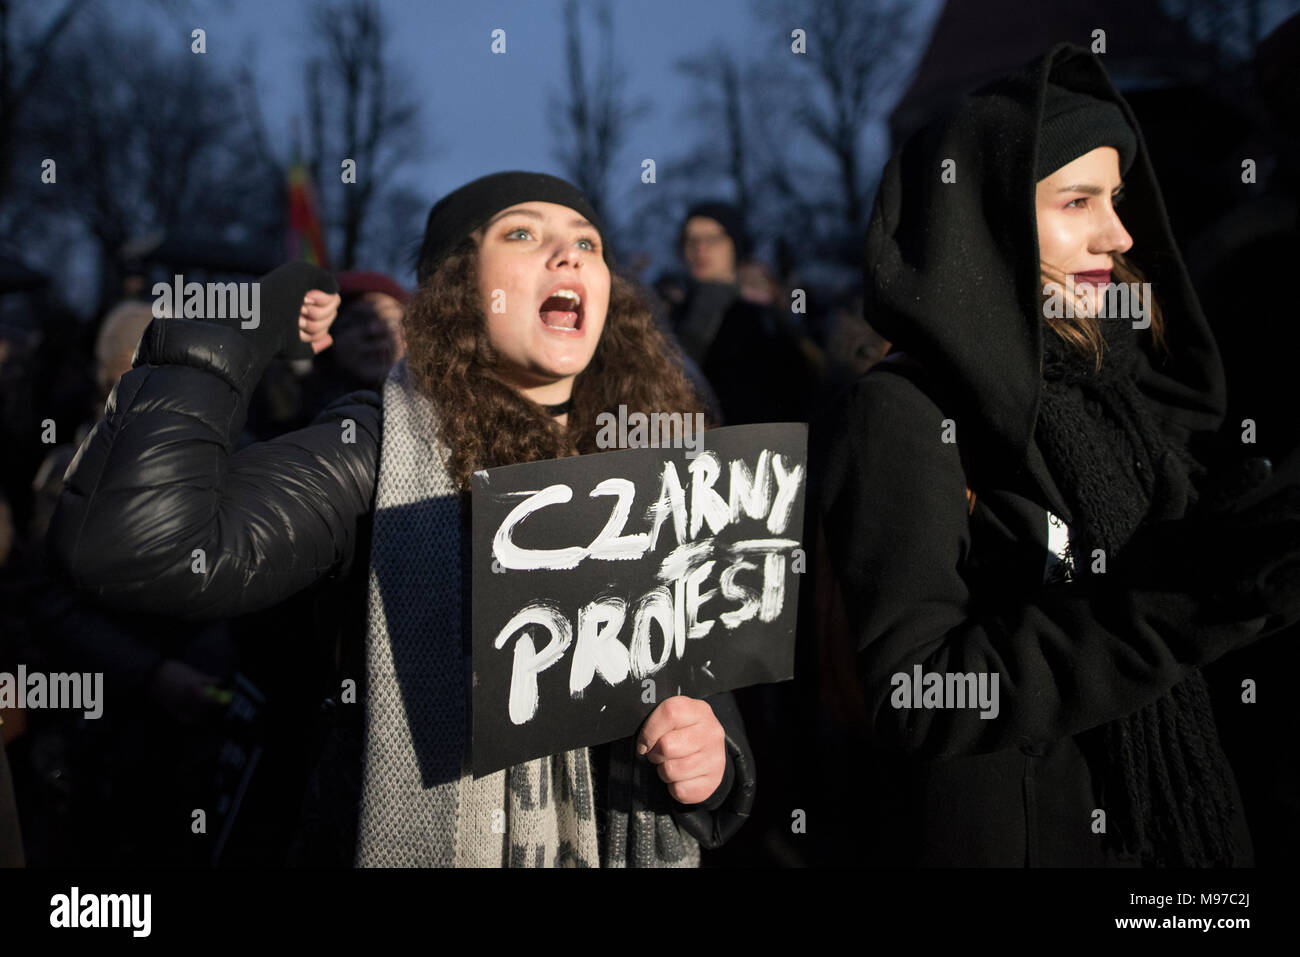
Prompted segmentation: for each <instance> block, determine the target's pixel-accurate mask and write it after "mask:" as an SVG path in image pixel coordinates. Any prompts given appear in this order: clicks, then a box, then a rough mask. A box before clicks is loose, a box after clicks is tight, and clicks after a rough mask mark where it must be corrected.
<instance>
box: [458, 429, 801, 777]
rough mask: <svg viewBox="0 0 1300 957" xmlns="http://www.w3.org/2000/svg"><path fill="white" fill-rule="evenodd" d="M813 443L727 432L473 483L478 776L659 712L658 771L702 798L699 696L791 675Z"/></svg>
mask: <svg viewBox="0 0 1300 957" xmlns="http://www.w3.org/2000/svg"><path fill="white" fill-rule="evenodd" d="M807 432H808V430H807V426H805V425H802V424H763V425H743V426H732V427H730V428H722V429H714V430H712V431H709V432H706V433H705V434H704V442H703V446H704V447H703V448H701V449H699V450H697V454H695V455H694V456H693V457H692V456H689V455H688V454H687V453H686V452H685V451H684V450H681V449H674V448H654V447H651V448H636V449H627V450H623V451H616V452H603V453H600V454H598V455H582V456H575V457H571V458H566V459H557V460H554V461H549V462H529V463H524V464H520V465H505V466H501V467H500V468H494V469H488V470H485V471H480V472H476V473H475V474H474V487H473V555H474V558H473V568H474V571H473V579H472V588H473V619H472V631H473V636H472V639H473V654H472V665H473V672H472V677H471V688H472V689H473V690H472V699H473V729H472V735H473V755H472V766H473V771H474V774H475V775H477V776H482V775H485V774H490V773H492V772H493V771H496V770H498V769H500V768H503V767H509V766H511V765H513V764H518V763H519V762H521V761H527V760H530V759H532V758H535V757H539V756H541V755H545V754H555V753H557V752H559V751H564V750H568V749H571V748H575V747H587V746H590V745H594V744H603V743H605V742H607V741H614V740H617V739H619V738H626V737H628V736H631V735H634V734H636V733H637V729H638V728H640V727H641V725H642V723H643V722H644V721H645V720H646V717H647V715H649V714H650V713H651V712H654V713H655V715H657V717H655V718H653V719H652V721H651V723H650V724H649V725H647V727H649V728H650V730H651V731H652V732H655V733H654V734H653V737H651V739H650V740H648V741H646V742H645V743H646V746H647V750H651V749H655V748H656V747H658V750H657V751H655V752H654V758H655V759H657V760H655V763H656V764H658V765H665V764H666V765H667V767H661V771H662V773H661V775H660V776H661V777H663V778H664V780H665V781H666V782H668V783H669V784H670V785H675V786H676V787H675V791H676V792H677V794H680V795H684V796H685V797H678V798H677V799H678V800H680V801H683V803H686V802H687V801H686V799H688V798H689V799H693V801H692V803H699V802H700V801H702V800H707V798H708V797H709V794H710V793H712V792H711V791H710V792H709V793H705V794H703V795H702V796H700V795H699V794H698V792H700V791H701V790H702V789H703V788H704V786H705V783H707V782H710V781H711V782H712V785H713V787H716V786H717V784H718V783H719V780H720V778H719V777H718V774H719V773H722V774H725V760H723V759H722V758H721V754H722V752H721V749H720V748H715V747H714V746H712V745H707V740H706V739H708V737H709V735H710V734H712V735H718V737H719V738H720V735H719V726H718V725H717V723H716V719H715V718H714V717H713V716H712V715H710V714H708V713H707V712H708V711H709V710H710V709H709V706H708V705H707V704H705V703H704V702H703V701H699V700H697V699H704V698H708V697H709V696H710V695H713V694H718V693H720V692H723V691H730V690H732V689H734V688H742V687H745V686H746V685H750V684H756V683H759V682H765V681H782V680H784V679H786V678H788V677H790V675H791V673H792V671H793V665H794V630H795V621H796V619H797V615H798V608H797V605H798V593H799V587H798V582H799V577H798V576H799V575H800V574H801V573H802V572H803V570H804V567H805V556H804V551H803V548H802V546H801V541H802V534H803V501H804V485H805V477H806V472H807V469H806V460H807ZM660 689H663V690H664V691H665V692H666V694H667V695H676V696H677V697H676V699H675V700H676V702H677V703H675V704H673V705H672V707H667V705H666V703H661V699H660V697H659V690H660ZM668 689H673V690H672V691H669V690H668ZM683 696H684V697H683ZM683 702H693V703H692V704H690V705H689V706H688V707H687V709H686V711H685V712H683V710H682V707H683ZM700 709H704V711H701V710H700ZM664 721H666V722H667V723H666V724H664V723H662V722H664ZM701 736H703V737H701ZM661 739H666V742H665V743H664V744H663V745H662V746H660V741H661ZM683 742H684V744H683ZM706 745H707V747H706ZM701 752H705V754H706V755H707V759H706V757H705V756H704V755H701ZM720 769H721V771H720ZM665 775H666V776H665ZM696 779H704V780H703V781H697V780H696ZM677 794H675V795H674V796H677Z"/></svg>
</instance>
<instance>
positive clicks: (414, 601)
mask: <svg viewBox="0 0 1300 957" xmlns="http://www.w3.org/2000/svg"><path fill="white" fill-rule="evenodd" d="M383 403H384V425H383V440H382V445H381V448H380V457H379V481H378V487H377V490H376V501H375V516H374V532H373V537H372V542H371V554H370V581H369V599H368V626H367V634H366V718H365V740H364V751H363V755H362V788H361V808H360V820H359V824H358V835H357V849H356V863H357V865H358V866H362V867H376V866H377V867H501V866H510V867H521V866H522V867H541V866H574V867H591V866H605V867H621V866H633V867H664V866H670V867H694V866H698V864H699V845H698V843H696V841H695V840H694V838H692V837H690V836H689V835H688V834H685V833H684V832H683V831H682V830H681V829H680V828H679V827H677V825H676V824H675V822H674V821H673V819H672V816H671V813H670V811H669V809H668V808H667V807H666V806H665V804H664V800H663V799H664V797H666V794H665V795H660V794H659V793H658V791H660V790H662V786H661V785H660V783H659V781H658V779H657V778H654V779H653V780H651V778H653V775H652V774H651V775H647V774H646V771H647V769H646V768H645V767H643V766H641V764H643V762H641V763H638V762H637V761H636V759H635V757H634V753H633V750H632V742H631V741H630V740H627V739H625V740H623V741H621V742H615V743H614V744H612V745H610V746H609V747H608V757H607V761H602V762H601V773H602V774H607V779H606V780H602V781H599V782H597V781H594V780H593V770H592V764H593V762H592V759H591V755H590V753H589V751H588V749H587V748H578V749H576V750H573V751H568V752H565V753H563V754H556V755H550V756H547V757H543V758H538V759H536V760H533V761H529V762H527V763H525V764H520V765H515V766H514V767H510V768H507V769H505V770H503V771H498V772H496V773H495V774H491V775H488V776H486V777H483V778H480V779H478V780H475V779H474V778H473V776H472V775H471V774H470V771H469V720H468V716H469V713H470V712H469V707H468V704H469V702H468V688H469V676H470V661H469V645H468V635H469V607H470V606H469V594H470V592H469V579H468V576H466V575H463V574H462V569H463V568H465V567H467V566H468V562H467V558H468V551H467V549H468V544H467V537H466V536H464V535H463V531H462V530H463V527H464V525H463V522H464V518H463V515H462V496H461V494H460V492H459V491H458V490H457V488H456V487H455V484H454V482H453V481H452V479H451V476H450V475H449V474H448V472H447V469H446V467H445V460H446V459H445V454H444V453H445V450H444V449H442V448H441V446H440V444H439V442H438V441H437V439H436V435H437V417H436V413H435V411H434V408H433V404H432V402H431V401H430V400H429V399H428V397H427V396H425V395H424V394H423V393H422V392H420V390H419V389H418V388H416V387H415V385H414V379H413V376H412V375H411V374H410V372H409V371H408V369H407V364H406V360H404V359H403V360H402V361H400V362H398V363H397V365H395V366H394V367H393V370H392V371H391V372H390V373H389V376H388V379H387V380H386V381H385V383H384V389H383ZM606 765H607V770H606ZM597 795H599V796H600V801H599V803H598V801H597Z"/></svg>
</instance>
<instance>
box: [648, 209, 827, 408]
mask: <svg viewBox="0 0 1300 957" xmlns="http://www.w3.org/2000/svg"><path fill="white" fill-rule="evenodd" d="M678 251H679V253H680V254H681V256H682V260H683V261H684V262H685V264H686V268H687V271H688V272H689V274H690V283H689V286H688V288H687V292H686V297H685V300H684V301H683V302H682V303H681V304H680V305H679V306H678V307H677V308H675V309H674V310H673V317H672V318H673V327H674V331H675V333H676V335H677V338H678V341H679V342H680V343H681V346H682V349H683V351H684V352H685V353H686V354H687V355H688V356H689V357H690V358H691V359H692V360H693V361H694V362H696V363H697V364H698V365H699V367H700V370H701V371H702V372H703V374H704V377H705V378H706V379H707V380H708V381H709V384H710V385H711V386H712V387H713V390H714V392H715V393H716V394H717V397H718V402H719V404H720V406H721V408H722V414H723V417H724V420H725V424H727V425H743V424H745V423H751V422H806V421H807V420H808V413H809V410H810V408H811V402H812V398H813V393H814V391H815V388H816V380H815V375H814V373H813V370H812V367H811V364H810V362H809V360H808V357H807V356H806V355H805V353H804V350H803V348H802V347H801V344H800V339H799V337H798V336H797V335H796V334H794V332H793V331H792V330H791V329H790V328H789V327H788V324H787V323H785V322H783V321H782V317H781V315H779V314H778V312H777V310H778V309H779V308H780V305H779V304H778V305H776V306H773V305H764V304H760V303H758V302H754V301H752V300H751V299H749V298H745V297H743V296H742V295H741V286H740V278H741V276H740V263H741V262H742V260H743V259H744V258H745V257H747V256H748V255H749V253H750V241H749V235H748V233H747V231H746V229H745V223H744V217H743V215H742V213H741V211H740V210H738V209H737V208H736V207H735V206H733V205H731V204H730V203H725V202H718V201H709V202H703V203H698V204H696V205H695V206H692V207H691V209H690V210H689V211H688V212H687V214H686V217H685V219H684V220H683V222H682V227H681V231H680V233H679V237H678ZM751 271H752V270H751ZM753 278H754V277H751V280H753ZM764 280H765V277H762V276H761V274H760V276H759V277H758V281H757V282H754V281H751V283H750V286H751V292H750V294H751V296H757V297H758V298H771V297H772V296H773V295H774V292H773V285H774V284H773V283H772V282H770V281H764Z"/></svg>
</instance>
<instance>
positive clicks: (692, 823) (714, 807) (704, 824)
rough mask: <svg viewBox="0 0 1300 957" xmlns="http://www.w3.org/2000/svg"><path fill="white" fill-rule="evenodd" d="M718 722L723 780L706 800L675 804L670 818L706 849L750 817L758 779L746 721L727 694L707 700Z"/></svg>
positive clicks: (722, 841) (720, 842) (728, 837)
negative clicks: (724, 765)
mask: <svg viewBox="0 0 1300 957" xmlns="http://www.w3.org/2000/svg"><path fill="white" fill-rule="evenodd" d="M708 701H709V706H710V707H712V708H713V713H714V715H716V716H717V719H718V723H719V724H721V725H722V730H723V731H724V732H726V735H727V740H726V749H727V769H726V771H725V772H724V774H723V777H722V783H721V784H719V785H718V789H717V790H716V791H714V792H713V794H712V795H711V796H710V797H709V799H708V800H706V801H702V802H701V803H699V804H693V805H692V804H677V802H676V801H674V802H673V803H674V804H676V810H674V811H673V817H674V818H675V819H676V820H677V823H678V824H679V825H681V826H682V828H683V829H685V830H686V832H687V833H688V834H690V835H691V836H692V837H693V838H695V839H696V840H697V841H699V842H700V846H701V847H704V848H706V849H713V848H717V847H721V846H722V845H723V844H725V843H726V842H727V841H729V840H731V838H732V837H733V836H734V835H735V833H736V832H737V831H739V830H740V828H741V825H743V824H744V823H745V821H746V820H748V819H749V813H750V810H751V808H753V806H754V791H755V788H756V787H757V778H756V776H755V773H754V755H753V752H752V751H751V750H750V747H749V739H748V738H747V737H745V724H744V721H743V720H742V719H741V717H740V709H739V708H738V707H736V699H735V697H734V696H732V695H731V694H730V693H723V694H717V695H713V696H712V697H710V698H709V699H708Z"/></svg>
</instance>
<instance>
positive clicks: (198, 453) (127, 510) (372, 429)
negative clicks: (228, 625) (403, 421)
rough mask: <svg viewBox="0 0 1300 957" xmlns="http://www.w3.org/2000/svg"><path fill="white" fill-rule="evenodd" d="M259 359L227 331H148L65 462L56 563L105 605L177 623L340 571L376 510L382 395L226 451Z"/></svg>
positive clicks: (243, 608) (213, 615) (358, 395)
mask: <svg viewBox="0 0 1300 957" xmlns="http://www.w3.org/2000/svg"><path fill="white" fill-rule="evenodd" d="M267 362H269V357H267V356H265V355H262V354H260V353H259V351H258V349H257V348H256V346H255V345H253V344H251V343H250V340H249V339H248V338H247V337H244V336H241V335H240V333H239V331H238V330H237V329H236V328H233V327H231V326H225V325H221V324H218V323H215V322H204V321H196V320H188V319H155V320H154V321H153V322H152V323H151V324H150V325H149V327H148V329H146V331H145V334H144V336H143V338H142V340H141V343H140V345H139V347H138V348H137V351H136V355H135V359H134V364H133V368H132V369H131V371H129V372H128V373H127V374H126V375H124V376H123V377H122V379H121V381H120V382H119V383H118V385H117V387H116V388H115V389H114V391H113V393H112V395H111V396H110V397H109V400H108V404H107V406H106V409H105V415H104V418H103V419H102V420H101V421H100V422H99V423H98V424H97V425H96V426H95V428H94V429H93V430H92V432H91V433H90V435H89V436H88V437H87V438H86V440H85V442H83V443H82V446H81V448H80V449H79V450H78V451H77V454H76V457H75V458H74V459H73V461H72V464H71V465H70V466H69V469H68V473H67V475H66V476H65V485H64V490H63V493H62V495H61V496H60V500H59V504H58V507H57V508H56V510H55V513H54V516H53V519H52V521H51V524H50V530H49V539H48V543H47V544H48V549H49V554H50V557H51V560H52V562H53V564H54V565H55V566H56V567H57V568H58V569H60V570H61V571H62V572H63V574H65V575H66V576H67V577H69V578H70V579H71V580H72V582H73V583H74V584H76V585H78V586H80V587H81V588H83V589H85V590H87V591H89V592H91V593H92V594H93V595H95V596H96V597H97V598H98V599H99V600H101V601H102V602H104V603H105V604H107V605H110V606H114V607H117V608H123V609H133V610H141V611H148V612H153V613H156V614H164V615H174V616H177V617H180V618H184V619H189V620H210V619H217V618H225V617H233V616H236V615H242V614H246V613H249V612H253V611H258V610H261V609H264V608H268V607H270V606H272V605H275V604H277V603H279V602H281V601H283V600H284V599H286V598H288V597H289V596H291V595H293V594H294V593H296V592H298V591H300V590H302V589H304V588H306V587H308V586H310V585H312V584H313V583H314V582H316V581H318V580H319V579H321V578H324V577H326V576H331V575H333V576H342V575H344V574H346V572H347V570H348V568H349V567H350V564H351V561H352V557H353V550H354V547H355V544H356V539H357V535H358V523H359V521H360V520H361V519H362V518H363V517H364V516H365V515H366V514H367V513H368V511H369V509H370V507H371V505H372V503H373V498H374V491H375V481H376V474H377V471H378V451H379V434H380V400H379V397H378V396H377V395H376V394H374V393H373V392H355V393H352V394H351V395H348V396H345V397H343V398H341V399H339V400H338V401H336V402H335V403H334V404H333V405H332V406H330V407H329V408H328V409H326V410H325V411H324V412H322V413H321V415H320V416H319V417H318V418H317V419H316V421H315V422H313V423H312V425H310V426H308V427H307V428H305V429H301V430H299V431H297V432H291V433H289V434H287V435H283V436H280V437H278V438H276V439H273V440H271V441H267V442H261V443H257V444H255V445H251V446H248V447H247V448H244V449H241V450H240V451H239V452H234V448H235V441H236V438H237V437H238V435H239V432H240V429H241V428H242V427H243V424H244V420H245V418H246V416H247V412H248V401H249V397H250V395H251V393H252V390H253V388H254V387H255V386H256V384H257V380H258V378H260V376H261V372H262V370H263V369H264V368H265V366H266V363H267Z"/></svg>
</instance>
